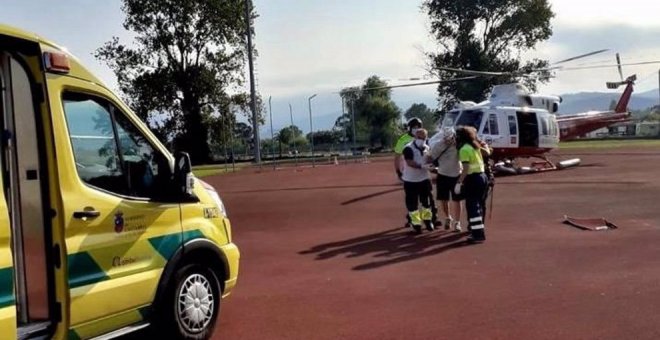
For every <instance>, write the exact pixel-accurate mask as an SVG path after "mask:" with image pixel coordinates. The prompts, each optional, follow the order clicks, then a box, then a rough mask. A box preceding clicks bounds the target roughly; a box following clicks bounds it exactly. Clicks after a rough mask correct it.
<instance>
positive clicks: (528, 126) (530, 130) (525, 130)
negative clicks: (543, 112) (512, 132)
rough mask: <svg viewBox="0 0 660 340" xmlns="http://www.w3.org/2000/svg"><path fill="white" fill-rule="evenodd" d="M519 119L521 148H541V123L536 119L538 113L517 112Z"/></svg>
mask: <svg viewBox="0 0 660 340" xmlns="http://www.w3.org/2000/svg"><path fill="white" fill-rule="evenodd" d="M516 116H517V117H518V130H519V131H520V138H519V139H520V140H519V144H518V146H520V147H535V148H536V147H538V146H539V122H538V120H537V119H536V112H522V111H518V112H516Z"/></svg>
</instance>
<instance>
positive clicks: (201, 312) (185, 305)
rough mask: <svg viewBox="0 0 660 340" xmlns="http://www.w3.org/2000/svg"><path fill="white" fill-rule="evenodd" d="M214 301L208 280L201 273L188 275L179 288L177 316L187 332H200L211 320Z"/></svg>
mask: <svg viewBox="0 0 660 340" xmlns="http://www.w3.org/2000/svg"><path fill="white" fill-rule="evenodd" d="M214 303H215V301H214V299H213V290H212V289H211V283H210V282H209V280H208V279H207V278H206V277H204V276H203V275H201V274H192V275H190V276H188V278H186V280H185V281H183V284H181V288H180V289H179V303H178V313H177V316H178V318H179V320H180V322H181V325H182V326H183V327H184V328H185V329H186V330H187V331H188V332H191V333H199V332H202V331H203V330H204V329H205V328H206V327H207V326H208V325H209V323H210V322H211V320H213V313H214Z"/></svg>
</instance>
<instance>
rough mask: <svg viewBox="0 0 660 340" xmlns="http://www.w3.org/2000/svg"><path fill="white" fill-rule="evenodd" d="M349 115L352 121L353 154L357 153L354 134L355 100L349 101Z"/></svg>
mask: <svg viewBox="0 0 660 340" xmlns="http://www.w3.org/2000/svg"><path fill="white" fill-rule="evenodd" d="M351 115H352V117H353V118H352V119H351V120H352V121H353V152H355V151H357V149H356V137H355V136H356V134H355V98H352V99H351Z"/></svg>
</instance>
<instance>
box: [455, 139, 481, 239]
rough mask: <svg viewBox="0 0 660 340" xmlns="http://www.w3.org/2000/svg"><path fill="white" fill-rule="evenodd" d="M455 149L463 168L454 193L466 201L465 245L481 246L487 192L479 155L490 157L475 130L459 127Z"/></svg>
mask: <svg viewBox="0 0 660 340" xmlns="http://www.w3.org/2000/svg"><path fill="white" fill-rule="evenodd" d="M456 147H457V148H458V159H459V160H460V162H461V163H462V164H463V171H462V172H461V175H460V176H459V178H458V182H457V183H456V186H455V188H454V193H456V194H461V193H462V194H463V197H465V208H466V210H467V215H468V229H469V230H470V232H471V235H470V237H469V239H468V241H470V242H478V243H480V242H483V241H485V240H486V229H485V225H484V216H483V213H482V210H483V207H482V205H483V198H484V196H485V194H486V190H487V188H488V179H487V177H486V173H485V170H486V169H485V166H484V161H483V157H482V152H485V153H487V154H490V150H489V149H487V147H486V148H484V147H482V144H481V143H480V142H479V140H478V139H477V130H476V129H475V128H473V127H471V126H461V127H459V128H457V129H456Z"/></svg>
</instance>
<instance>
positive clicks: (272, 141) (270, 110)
mask: <svg viewBox="0 0 660 340" xmlns="http://www.w3.org/2000/svg"><path fill="white" fill-rule="evenodd" d="M271 99H273V97H272V96H268V115H269V116H270V118H269V120H270V155H271V161H272V162H273V170H275V135H274V134H273V105H272V104H271Z"/></svg>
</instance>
